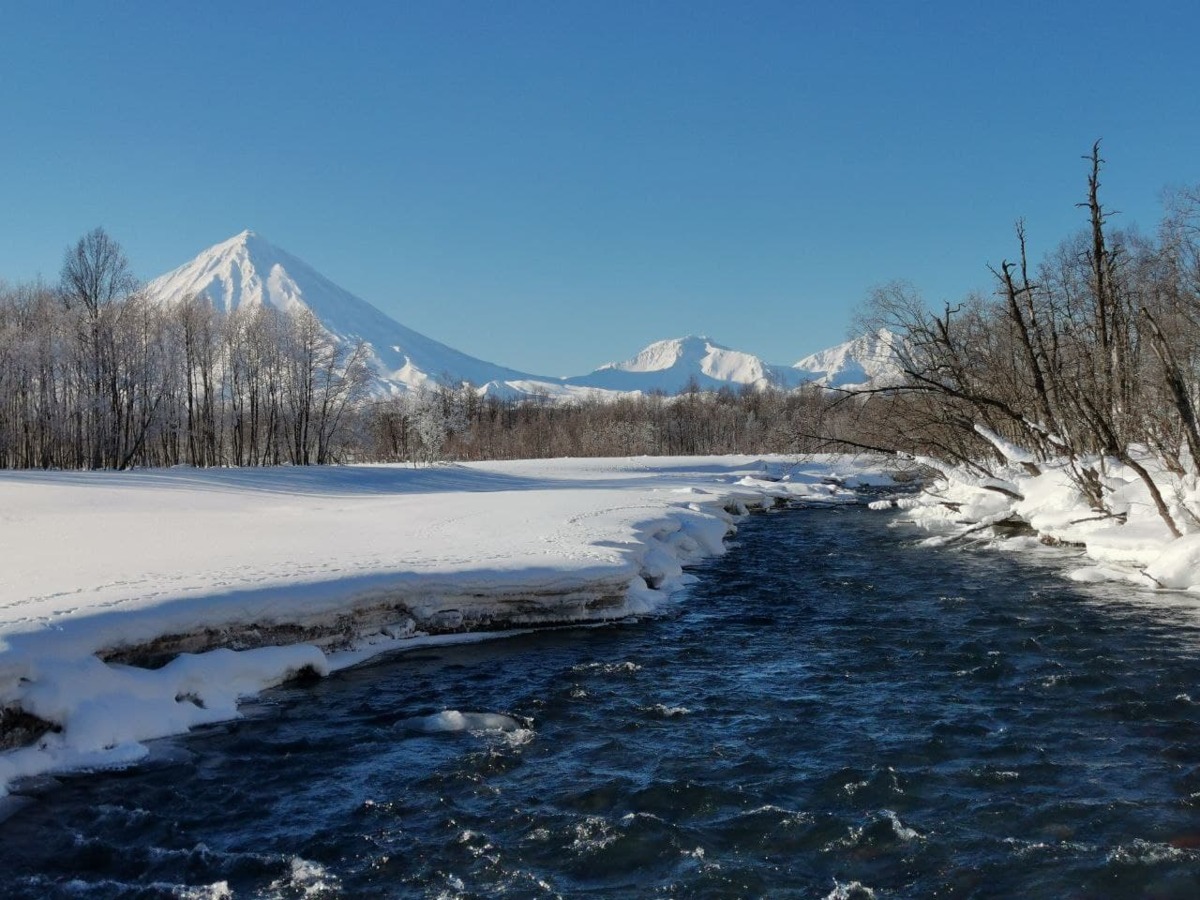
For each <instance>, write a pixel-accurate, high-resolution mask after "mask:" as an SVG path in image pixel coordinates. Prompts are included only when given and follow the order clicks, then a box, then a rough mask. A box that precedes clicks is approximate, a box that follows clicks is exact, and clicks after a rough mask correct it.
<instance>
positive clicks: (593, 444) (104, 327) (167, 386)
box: [0, 229, 838, 469]
mask: <svg viewBox="0 0 1200 900" xmlns="http://www.w3.org/2000/svg"><path fill="white" fill-rule="evenodd" d="M368 353H369V348H368V347H367V346H366V345H364V344H362V343H348V342H345V341H341V340H339V339H337V338H335V337H334V336H332V335H330V334H329V333H328V332H327V331H325V330H324V328H322V326H321V323H320V321H319V320H318V319H317V318H316V317H315V316H314V315H313V314H312V313H311V312H310V311H308V310H307V309H300V310H297V311H295V312H282V311H279V310H276V309H273V308H270V307H266V306H261V307H246V308H241V309H235V310H232V311H225V310H222V309H218V308H215V307H214V306H213V304H212V303H211V302H210V301H209V300H208V299H207V298H206V297H190V298H186V299H185V300H183V301H182V302H179V303H173V304H162V303H159V302H156V301H155V300H154V299H153V298H151V297H148V296H147V295H146V294H145V292H144V291H143V290H142V289H141V288H140V287H139V285H138V284H137V282H136V281H135V279H134V278H133V276H132V274H131V272H130V266H129V263H128V260H127V259H126V257H125V255H124V253H123V251H122V249H121V247H120V245H119V244H118V243H117V242H116V241H115V240H113V239H112V238H111V237H110V236H109V235H108V234H107V233H106V232H105V231H104V230H103V229H96V230H94V231H92V232H91V233H89V234H87V235H85V236H84V237H83V238H81V239H80V240H79V241H78V242H77V243H76V244H75V245H74V246H72V247H70V248H68V250H67V251H66V253H65V254H64V261H63V266H62V271H61V277H60V280H59V283H58V284H57V285H52V286H51V285H46V284H41V283H37V284H26V285H17V286H13V287H4V286H0V468H43V469H126V468H131V467H144V466H174V465H181V464H183V465H194V466H265V465H281V464H291V465H308V464H324V463H335V462H409V463H413V464H432V463H434V462H437V461H441V460H481V459H512V458H542V457H552V456H621V455H641V454H650V455H663V454H669V455H677V454H716V453H763V452H779V453H787V452H798V451H800V450H802V449H806V448H807V449H811V448H812V447H813V446H815V442H814V440H813V439H812V438H809V437H805V435H806V434H807V433H808V432H810V431H812V430H813V428H814V427H815V424H814V423H816V422H817V421H818V420H819V419H820V418H821V417H822V416H827V415H837V414H838V413H837V412H836V410H835V411H833V412H830V411H828V407H829V405H830V404H829V399H828V397H827V395H826V394H824V392H822V391H821V390H819V389H816V388H812V389H807V390H802V391H797V392H787V393H785V392H781V391H776V390H766V391H759V390H753V389H749V388H747V389H744V390H740V391H734V390H730V389H726V390H722V391H719V392H716V393H704V392H701V391H700V390H699V389H698V388H696V387H694V386H693V387H691V388H689V389H688V390H685V391H684V392H683V393H681V394H680V395H678V396H676V397H668V396H665V395H663V394H651V395H635V396H626V397H621V398H619V399H616V400H611V399H605V400H601V399H581V400H572V401H570V402H562V401H556V400H551V399H550V398H549V397H547V396H533V397H526V398H521V399H502V398H498V397H495V396H486V395H482V396H481V394H480V392H479V391H477V390H476V389H475V388H474V387H473V386H471V385H469V384H465V383H464V384H459V385H455V386H448V385H437V384H432V383H431V384H430V385H428V386H426V387H424V388H421V389H418V390H415V391H412V392H409V393H406V394H394V395H390V396H389V395H385V396H380V395H379V392H378V391H371V390H370V388H371V374H370V371H369V367H368Z"/></svg>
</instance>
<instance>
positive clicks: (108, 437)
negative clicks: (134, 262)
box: [0, 229, 367, 469]
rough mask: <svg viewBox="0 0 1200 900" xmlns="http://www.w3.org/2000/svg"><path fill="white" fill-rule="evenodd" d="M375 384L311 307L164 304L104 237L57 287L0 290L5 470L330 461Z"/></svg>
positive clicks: (87, 240) (354, 351)
mask: <svg viewBox="0 0 1200 900" xmlns="http://www.w3.org/2000/svg"><path fill="white" fill-rule="evenodd" d="M366 379H367V371H366V366H365V348H364V347H362V346H355V347H347V346H345V345H343V344H339V343H337V342H335V341H333V340H332V339H330V337H329V336H328V335H327V334H326V332H325V331H324V330H323V329H322V328H321V325H320V323H319V322H318V321H317V320H316V318H315V317H314V316H313V315H312V314H311V313H309V312H307V311H304V312H301V313H299V314H295V315H289V314H285V313H280V312H277V311H275V310H272V309H269V308H263V309H247V310H235V311H234V312H232V313H229V314H226V313H224V312H222V311H219V310H216V309H214V308H213V306H212V304H211V303H209V302H208V301H207V300H205V299H192V300H189V301H187V302H184V303H181V304H178V305H174V306H162V305H159V304H156V303H154V302H153V301H152V300H150V299H149V298H147V297H145V296H143V295H142V294H141V293H140V292H139V290H138V286H137V284H136V282H135V280H134V279H133V277H132V275H131V274H130V268H129V264H128V262H127V261H126V259H125V256H124V254H123V252H122V251H121V248H120V246H119V245H118V244H117V243H116V242H115V241H114V240H113V239H112V238H110V237H109V236H108V235H107V234H106V233H105V232H104V231H103V230H101V229H96V230H95V231H92V232H90V233H89V234H87V235H86V236H84V237H83V238H81V239H80V240H79V242H78V243H77V244H75V245H74V246H73V247H71V248H69V249H68V250H67V252H66V254H65V259H64V262H63V268H62V277H61V281H60V283H59V284H58V285H56V286H53V287H50V286H46V285H42V284H34V285H24V286H18V287H15V288H0V467H3V468H60V469H78V468H89V469H97V468H111V469H125V468H129V467H131V466H171V465H177V464H181V463H185V464H191V465H197V466H213V465H274V464H279V463H293V464H308V463H324V462H331V461H333V460H335V459H337V458H338V457H339V454H341V453H343V452H344V447H343V445H342V441H343V440H344V439H345V436H346V435H347V434H348V432H347V430H346V428H345V425H346V423H347V421H348V414H349V413H351V411H352V410H354V409H355V408H356V406H357V404H358V403H359V402H360V401H361V399H362V396H363V393H364V388H365V386H366Z"/></svg>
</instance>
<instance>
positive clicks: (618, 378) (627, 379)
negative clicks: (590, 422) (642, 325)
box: [565, 335, 808, 394]
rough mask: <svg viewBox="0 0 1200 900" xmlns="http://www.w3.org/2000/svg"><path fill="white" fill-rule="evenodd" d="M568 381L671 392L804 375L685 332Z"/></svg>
mask: <svg viewBox="0 0 1200 900" xmlns="http://www.w3.org/2000/svg"><path fill="white" fill-rule="evenodd" d="M565 380H566V382H567V383H568V384H573V385H581V386H586V387H594V388H604V389H606V390H610V391H644V392H646V391H663V392H665V393H668V394H675V393H678V392H679V391H682V390H684V389H685V388H687V387H688V386H689V385H690V384H692V383H695V384H696V385H697V386H698V387H699V388H700V389H701V390H704V391H715V390H720V389H721V388H723V387H733V388H738V387H742V386H745V385H749V386H751V387H755V388H766V387H776V388H784V389H789V388H793V387H796V386H797V385H799V384H802V383H803V382H804V381H806V380H808V379H806V378H804V377H803V376H802V375H800V374H799V373H795V372H793V371H792V370H791V369H789V368H787V367H786V366H773V365H770V364H768V363H765V362H763V361H762V360H761V359H759V358H758V357H757V356H754V355H753V354H751V353H744V352H742V351H740V350H731V349H730V348H728V347H723V346H721V345H720V344H717V343H714V342H713V341H711V340H709V339H708V338H706V337H697V336H695V335H689V336H688V337H682V338H672V339H670V340H665V341H656V342H655V343H653V344H651V345H650V346H648V347H646V348H645V349H644V350H642V351H641V352H640V353H638V354H637V355H636V356H635V357H633V359H629V360H626V361H625V362H618V363H609V364H608V365H605V366H601V367H600V368H599V369H597V370H596V371H594V372H592V373H591V374H589V375H578V376H576V377H574V378H567V379H565Z"/></svg>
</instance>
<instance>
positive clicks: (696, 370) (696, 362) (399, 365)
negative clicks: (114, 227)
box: [146, 231, 898, 400]
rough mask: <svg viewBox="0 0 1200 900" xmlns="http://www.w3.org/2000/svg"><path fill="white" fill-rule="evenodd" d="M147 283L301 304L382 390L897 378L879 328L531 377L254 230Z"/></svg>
mask: <svg viewBox="0 0 1200 900" xmlns="http://www.w3.org/2000/svg"><path fill="white" fill-rule="evenodd" d="M146 289H147V292H148V294H149V296H151V297H153V298H155V299H157V300H158V301H159V302H162V303H177V302H180V301H182V300H183V299H184V298H185V297H188V296H191V295H196V296H205V297H207V298H208V299H209V301H210V302H212V304H213V305H214V306H216V307H217V308H218V309H222V310H225V311H232V310H235V309H240V308H243V307H250V308H253V307H256V306H263V305H266V306H269V307H273V308H275V309H279V310H282V311H285V312H290V311H295V310H299V309H305V308H307V309H309V310H311V311H312V312H313V314H314V315H316V317H317V318H318V319H319V320H320V321H321V323H322V325H324V327H325V328H326V330H327V331H328V332H329V333H330V334H331V335H333V337H334V338H335V339H337V340H339V341H346V342H355V341H358V340H364V341H366V342H367V343H369V344H370V345H371V351H372V356H371V363H372V367H373V369H374V372H375V375H376V388H377V390H378V391H379V392H381V393H387V392H405V391H409V390H414V389H417V388H420V387H421V386H423V385H427V384H450V385H457V384H461V383H462V382H470V383H471V384H473V385H476V387H477V389H478V390H479V392H480V393H481V394H483V395H486V396H496V397H500V398H502V399H506V400H511V399H522V398H528V397H546V398H549V399H552V400H566V399H571V398H577V397H584V396H590V397H600V398H604V397H614V396H617V395H619V394H623V393H633V392H639V393H651V392H654V391H662V392H664V393H667V394H675V393H678V392H680V391H682V390H685V389H686V388H688V387H689V386H690V385H691V384H692V383H695V384H696V385H697V386H698V387H699V388H700V389H701V390H705V391H713V390H720V389H721V388H723V387H732V388H735V389H736V388H740V387H743V386H750V387H754V388H758V389H762V388H767V387H773V388H778V389H782V390H791V389H793V388H796V387H799V386H800V385H802V384H806V383H809V382H816V383H818V384H821V385H823V386H826V387H853V386H856V385H863V384H866V383H878V382H879V380H880V379H895V378H896V377H897V376H898V368H897V367H896V365H895V361H894V358H893V357H892V355H891V353H890V350H889V349H888V346H889V343H890V342H891V341H894V340H895V338H894V336H892V335H891V334H889V333H888V332H886V331H883V330H881V331H880V332H878V333H877V334H875V335H869V336H867V337H864V338H859V339H857V340H854V341H849V342H847V343H845V344H840V345H838V346H837V347H832V348H830V349H828V350H823V351H821V352H820V353H815V354H813V355H812V356H807V357H805V358H804V359H802V360H800V361H799V362H797V363H796V364H795V365H793V366H780V365H771V364H769V363H766V362H764V361H763V360H762V359H760V358H759V357H757V356H755V355H753V354H751V353H745V352H743V351H740V350H732V349H730V348H729V347H724V346H722V345H720V344H717V343H715V342H714V341H711V340H710V339H708V338H707V337H696V336H688V337H682V338H672V339H670V340H665V341H656V342H655V343H653V344H650V345H649V346H648V347H646V348H645V349H644V350H642V351H641V352H640V353H638V354H637V355H636V356H634V357H633V358H632V359H629V360H626V361H625V362H617V363H609V364H608V365H605V366H601V367H600V368H599V369H596V370H595V371H594V372H592V373H590V374H588V375H578V376H574V377H571V378H552V377H546V376H539V375H530V374H528V373H526V372H520V371H517V370H515V369H510V368H507V367H505V366H500V365H497V364H495V363H490V362H485V361H484V360H481V359H476V358H475V357H473V356H468V355H467V354H465V353H462V352H460V351H458V350H455V349H453V348H451V347H447V346H446V345H445V344H442V343H439V342H438V341H435V340H433V339H432V338H429V337H426V336H425V335H423V334H420V333H418V332H416V331H413V330H412V329H411V328H406V327H405V326H403V325H401V324H400V323H399V322H396V321H395V320H394V319H392V318H390V317H389V316H387V315H385V314H384V313H382V312H380V311H379V310H378V309H376V308H375V307H374V306H372V305H371V304H370V303H368V302H367V301H365V300H363V299H361V298H359V297H356V296H354V295H353V294H351V293H350V292H349V291H346V290H344V289H343V288H340V287H338V286H337V285H336V284H334V283H333V282H332V281H330V280H329V279H328V278H326V277H325V276H324V275H322V274H320V273H319V272H317V271H316V270H315V269H313V268H312V267H311V266H309V265H308V264H307V263H305V262H304V261H303V260H300V259H297V258H296V257H295V256H292V255H291V254H290V253H288V252H286V251H284V250H281V249H279V248H278V247H276V246H274V245H273V244H271V243H270V242H268V241H267V240H265V239H264V238H262V237H260V236H259V235H257V234H255V233H254V232H253V231H243V232H242V233H241V234H239V235H236V236H235V237H232V238H230V239H229V240H227V241H223V242H222V243H219V244H216V245H214V246H212V247H209V248H208V249H207V250H205V251H204V252H203V253H201V254H200V255H199V256H197V257H196V258H195V259H193V260H192V261H191V262H189V263H186V264H185V265H182V266H180V267H179V268H178V269H175V270H174V271H172V272H168V273H167V274H165V275H162V276H160V277H159V278H156V279H154V280H153V281H151V282H150V284H149V285H147V288H146Z"/></svg>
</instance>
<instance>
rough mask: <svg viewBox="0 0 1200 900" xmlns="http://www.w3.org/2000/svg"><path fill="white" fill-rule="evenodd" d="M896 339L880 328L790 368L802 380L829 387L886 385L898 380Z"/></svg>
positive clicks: (803, 360)
mask: <svg viewBox="0 0 1200 900" xmlns="http://www.w3.org/2000/svg"><path fill="white" fill-rule="evenodd" d="M898 341H899V338H898V337H897V336H896V335H895V334H893V333H892V332H890V331H888V330H887V329H886V328H881V329H879V330H878V331H877V332H875V333H874V334H867V335H863V336H862V337H859V338H855V339H854V340H852V341H847V342H846V343H844V344H838V345H837V346H836V347H830V348H829V349H828V350H821V351H819V352H817V353H814V354H812V355H811V356H806V357H804V359H802V360H800V361H799V362H797V363H795V364H794V365H793V366H792V369H793V370H795V371H796V372H797V373H800V377H802V378H803V379H804V380H805V381H812V382H816V383H817V384H819V385H821V386H822V387H828V388H843V389H850V388H863V387H867V386H869V385H873V386H877V387H880V386H885V385H889V384H896V383H898V382H899V381H900V378H901V371H900V365H899V363H898V362H897V360H896V353H895V350H894V348H895V347H896V346H898Z"/></svg>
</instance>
